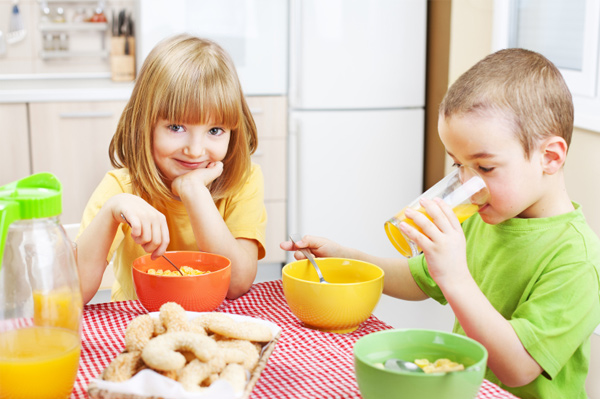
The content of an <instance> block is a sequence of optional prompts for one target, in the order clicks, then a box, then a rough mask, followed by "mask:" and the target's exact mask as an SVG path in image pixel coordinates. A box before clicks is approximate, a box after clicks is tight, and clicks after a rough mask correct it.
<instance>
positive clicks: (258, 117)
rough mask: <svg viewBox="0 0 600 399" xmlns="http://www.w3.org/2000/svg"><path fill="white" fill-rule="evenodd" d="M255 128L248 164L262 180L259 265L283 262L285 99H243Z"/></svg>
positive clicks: (285, 206) (285, 142) (285, 154)
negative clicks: (262, 252)
mask: <svg viewBox="0 0 600 399" xmlns="http://www.w3.org/2000/svg"><path fill="white" fill-rule="evenodd" d="M247 101H248V106H249V107H250V111H251V112H252V115H253V117H254V122H255V123H256V128H257V129H258V148H257V150H256V152H255V153H254V155H253V156H252V161H254V162H255V163H257V164H259V165H260V167H261V169H262V172H263V175H264V178H265V205H266V208H267V217H268V221H267V234H266V240H267V242H266V251H267V254H266V256H265V258H264V259H262V260H261V262H260V263H263V264H264V263H284V262H285V260H286V254H285V251H283V250H282V249H280V248H279V243H280V242H281V241H285V239H286V233H287V222H286V220H287V186H286V184H287V100H286V97H282V96H265V97H259V96H256V97H252V96H250V97H247Z"/></svg>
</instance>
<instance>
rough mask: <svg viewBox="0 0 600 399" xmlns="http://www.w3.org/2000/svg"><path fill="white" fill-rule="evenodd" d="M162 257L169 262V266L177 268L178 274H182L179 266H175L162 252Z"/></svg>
mask: <svg viewBox="0 0 600 399" xmlns="http://www.w3.org/2000/svg"><path fill="white" fill-rule="evenodd" d="M162 257H163V258H165V259H166V260H167V262H169V263H170V264H171V266H173V267H174V268H175V269H177V271H178V272H179V274H181V275H182V276H183V273H182V272H181V270H179V268H178V267H177V266H175V263H173V262H171V259H169V258H167V257H166V256H165V255H164V254H163V256H162Z"/></svg>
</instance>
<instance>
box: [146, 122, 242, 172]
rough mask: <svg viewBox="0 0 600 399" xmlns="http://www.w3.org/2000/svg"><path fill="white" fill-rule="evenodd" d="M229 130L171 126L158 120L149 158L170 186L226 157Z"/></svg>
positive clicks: (206, 126) (181, 125)
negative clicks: (184, 176) (194, 171)
mask: <svg viewBox="0 0 600 399" xmlns="http://www.w3.org/2000/svg"><path fill="white" fill-rule="evenodd" d="M230 137H231V130H230V129H227V128H225V127H219V126H216V125H213V124H207V125H199V124H175V123H172V122H170V121H167V120H165V119H159V120H158V122H157V123H156V126H155V127H154V130H153V142H152V155H153V157H154V161H155V162H156V165H157V166H158V169H159V170H160V171H161V173H162V174H163V176H164V177H165V183H167V184H170V183H171V182H172V181H173V180H174V179H176V178H177V177H179V176H181V175H184V174H186V173H188V172H191V171H193V170H196V169H201V168H207V167H209V166H210V165H212V164H213V163H215V162H220V161H222V160H223V159H224V158H225V155H227V148H228V147H229V139H230Z"/></svg>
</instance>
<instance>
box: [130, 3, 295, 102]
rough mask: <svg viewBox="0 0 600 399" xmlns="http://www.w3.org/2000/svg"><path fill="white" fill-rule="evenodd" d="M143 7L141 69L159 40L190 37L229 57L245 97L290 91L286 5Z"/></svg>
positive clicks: (140, 37)
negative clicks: (216, 46)
mask: <svg viewBox="0 0 600 399" xmlns="http://www.w3.org/2000/svg"><path fill="white" fill-rule="evenodd" d="M138 6H139V18H138V21H136V22H137V27H136V29H137V30H138V32H137V37H138V38H139V41H138V44H139V45H138V49H137V56H138V65H141V63H142V62H143V60H144V59H145V58H146V56H147V55H148V53H149V52H150V51H151V50H152V48H153V47H154V46H155V45H156V43H158V42H159V41H160V40H162V39H164V38H166V37H168V36H171V35H174V34H176V33H182V32H187V33H191V34H194V35H197V36H200V37H205V38H208V39H212V40H214V41H216V42H217V43H219V44H220V45H221V46H222V47H223V48H224V49H225V50H226V51H227V52H228V53H229V55H230V56H231V58H232V59H233V62H234V64H235V67H236V69H237V72H238V75H239V78H240V81H241V83H242V87H243V89H244V93H245V94H246V95H282V94H285V93H286V92H287V54H288V50H287V48H288V47H287V45H288V2H287V1H284V0H254V1H247V0H218V1H214V0H170V1H161V0H143V1H139V2H138Z"/></svg>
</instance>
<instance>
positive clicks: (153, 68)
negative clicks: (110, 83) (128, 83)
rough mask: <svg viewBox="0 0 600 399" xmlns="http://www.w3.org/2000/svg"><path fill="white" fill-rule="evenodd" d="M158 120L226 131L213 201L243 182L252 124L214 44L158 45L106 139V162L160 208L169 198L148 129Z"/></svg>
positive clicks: (184, 38) (252, 143)
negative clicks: (226, 141) (227, 137)
mask: <svg viewBox="0 0 600 399" xmlns="http://www.w3.org/2000/svg"><path fill="white" fill-rule="evenodd" d="M159 119H165V120H167V121H169V122H172V123H175V124H216V125H221V126H224V127H227V128H229V129H231V137H230V140H229V147H228V149H227V154H226V156H225V158H224V159H223V173H222V174H221V176H219V177H218V178H217V179H215V181H213V182H212V184H211V185H210V192H211V195H212V197H213V199H214V200H215V201H217V200H220V199H223V198H226V197H228V196H230V195H231V194H233V193H234V192H236V191H238V190H239V189H240V188H241V186H242V185H243V184H244V183H245V181H246V179H247V176H248V175H249V173H250V165H251V161H250V156H251V155H252V154H253V153H254V151H256V147H257V145H258V138H257V132H256V125H255V123H254V119H253V117H252V114H251V113H250V108H249V107H248V104H247V103H246V100H245V98H244V95H243V92H242V88H241V84H240V82H239V79H238V76H237V73H236V70H235V67H234V65H233V62H232V61H231V59H230V58H229V56H228V55H227V53H226V52H225V50H223V48H221V47H220V46H219V45H218V44H216V43H214V42H212V41H210V40H206V39H201V38H197V37H194V36H190V35H187V34H182V35H177V36H174V37H171V38H168V39H165V40H163V41H161V42H160V43H158V44H157V45H156V47H154V49H153V50H152V51H151V52H150V54H149V55H148V57H147V58H146V60H145V61H144V64H143V65H142V68H141V71H140V74H139V76H138V78H137V81H136V83H135V86H134V88H133V92H132V94H131V98H130V99H129V102H128V104H127V106H126V107H125V110H124V111H123V114H122V115H121V118H120V120H119V124H118V126H117V130H116V133H115V135H114V136H113V138H112V140H111V143H110V147H109V157H110V161H111V163H112V165H113V166H114V167H115V168H123V167H125V168H128V169H129V175H130V176H131V184H132V187H133V192H134V193H135V194H137V195H139V196H141V197H142V198H144V199H145V200H146V201H148V202H152V203H154V204H161V205H164V204H166V202H167V201H169V200H170V199H172V198H173V194H172V192H171V190H170V189H169V188H168V187H167V186H166V185H165V183H164V182H163V178H162V174H161V172H160V170H159V169H158V167H157V166H156V164H155V162H154V158H153V155H152V140H153V138H152V137H153V135H152V131H153V129H154V127H155V125H156V123H157V121H158V120H159ZM150 200H152V201H150Z"/></svg>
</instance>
